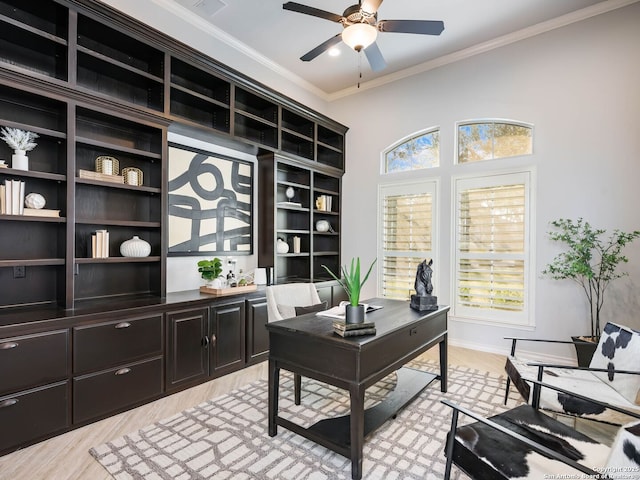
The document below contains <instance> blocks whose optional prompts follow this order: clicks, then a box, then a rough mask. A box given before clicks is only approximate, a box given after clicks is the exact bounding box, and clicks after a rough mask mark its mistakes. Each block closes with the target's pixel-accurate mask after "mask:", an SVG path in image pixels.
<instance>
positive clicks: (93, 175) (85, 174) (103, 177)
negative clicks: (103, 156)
mask: <svg viewBox="0 0 640 480" xmlns="http://www.w3.org/2000/svg"><path fill="white" fill-rule="evenodd" d="M78 177H80V178H88V179H90V180H100V181H102V182H111V183H122V184H124V177H123V176H122V175H109V174H108V173H100V172H92V171H91V170H82V169H80V170H78Z"/></svg>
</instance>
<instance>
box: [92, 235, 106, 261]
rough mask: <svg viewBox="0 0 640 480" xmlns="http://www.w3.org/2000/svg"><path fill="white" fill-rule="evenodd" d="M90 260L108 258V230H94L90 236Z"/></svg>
mask: <svg viewBox="0 0 640 480" xmlns="http://www.w3.org/2000/svg"><path fill="white" fill-rule="evenodd" d="M91 258H109V231H108V230H96V233H94V234H92V235H91Z"/></svg>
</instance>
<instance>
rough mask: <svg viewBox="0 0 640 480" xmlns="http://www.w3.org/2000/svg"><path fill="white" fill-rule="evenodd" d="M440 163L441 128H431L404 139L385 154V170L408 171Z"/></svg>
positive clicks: (432, 166) (389, 171) (387, 171)
mask: <svg viewBox="0 0 640 480" xmlns="http://www.w3.org/2000/svg"><path fill="white" fill-rule="evenodd" d="M439 165H440V130H439V129H430V130H427V131H424V132H421V133H420V134H419V135H416V136H413V137H411V138H409V139H408V140H406V139H404V140H402V141H401V142H400V143H399V144H397V145H395V146H394V147H392V148H391V149H390V150H388V151H387V152H386V153H385V154H384V172H385V173H394V172H406V171H408V170H420V169H424V168H434V167H437V166H439Z"/></svg>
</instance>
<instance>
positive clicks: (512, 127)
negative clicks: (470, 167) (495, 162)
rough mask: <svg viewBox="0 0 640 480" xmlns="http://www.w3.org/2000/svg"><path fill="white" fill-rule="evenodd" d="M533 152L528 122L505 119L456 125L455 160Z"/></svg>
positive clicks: (467, 161) (462, 160)
mask: <svg viewBox="0 0 640 480" xmlns="http://www.w3.org/2000/svg"><path fill="white" fill-rule="evenodd" d="M532 152H533V128H532V127H531V125H527V124H524V123H513V122H504V121H483V122H465V123H460V124H458V163H470V162H478V161H481V160H492V159H494V158H504V157H515V156H518V155H530V154H531V153H532Z"/></svg>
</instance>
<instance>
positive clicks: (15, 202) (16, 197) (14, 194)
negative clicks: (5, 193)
mask: <svg viewBox="0 0 640 480" xmlns="http://www.w3.org/2000/svg"><path fill="white" fill-rule="evenodd" d="M20 184H22V187H21V186H20ZM21 192H22V202H21V201H20V193H21ZM21 205H24V182H21V181H20V180H11V215H20V211H21V210H22V208H21Z"/></svg>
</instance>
